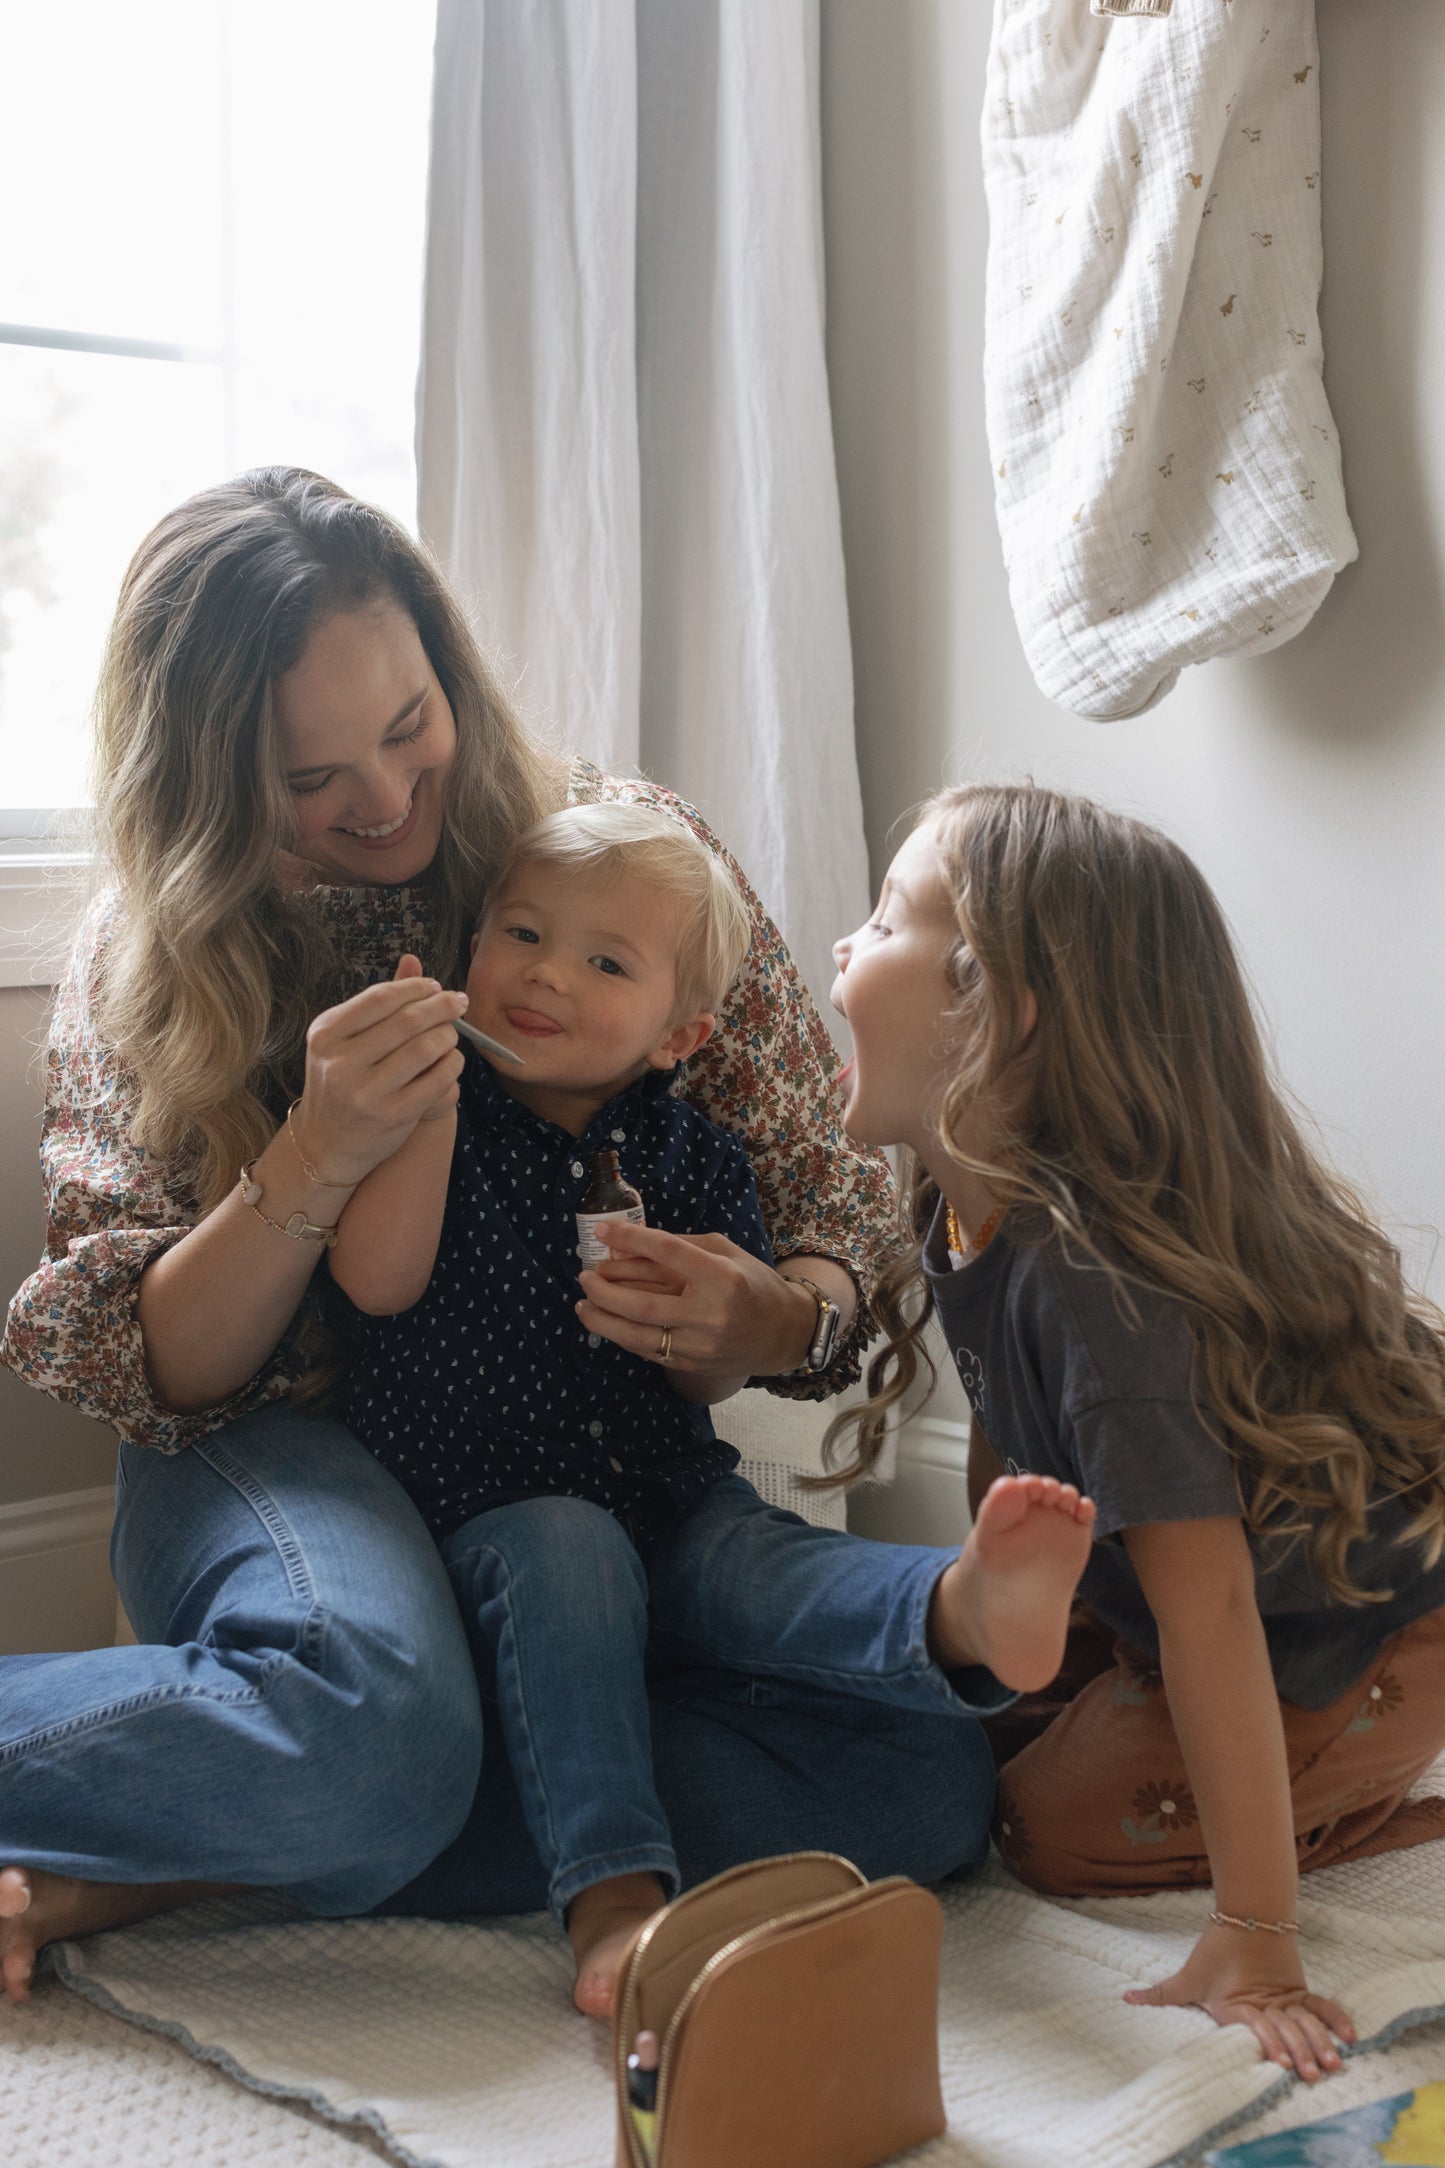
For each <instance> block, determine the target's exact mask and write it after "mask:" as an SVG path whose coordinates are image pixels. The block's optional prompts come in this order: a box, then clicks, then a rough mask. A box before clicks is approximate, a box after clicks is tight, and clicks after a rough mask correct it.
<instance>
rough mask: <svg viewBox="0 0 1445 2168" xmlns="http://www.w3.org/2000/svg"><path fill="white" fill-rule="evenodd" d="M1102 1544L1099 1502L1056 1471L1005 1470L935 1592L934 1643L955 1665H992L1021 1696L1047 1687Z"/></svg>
mask: <svg viewBox="0 0 1445 2168" xmlns="http://www.w3.org/2000/svg"><path fill="white" fill-rule="evenodd" d="M1093 1540H1094V1502H1093V1500H1092V1499H1091V1498H1081V1497H1080V1496H1079V1493H1078V1492H1077V1491H1076V1490H1075V1488H1074V1486H1073V1484H1072V1483H1056V1482H1055V1481H1054V1479H1053V1477H1052V1476H1047V1475H1019V1476H1014V1475H1005V1476H1000V1477H999V1478H998V1480H997V1481H996V1482H995V1483H993V1484H992V1485H991V1486H990V1487H989V1489H988V1491H987V1492H986V1494H985V1496H984V1500H983V1503H982V1505H981V1506H980V1507H979V1509H978V1514H977V1517H976V1519H975V1521H974V1524H973V1527H972V1529H971V1530H970V1531H969V1537H968V1541H967V1542H966V1543H965V1544H964V1546H963V1549H962V1550H961V1551H960V1553H959V1555H958V1557H957V1558H956V1559H955V1560H954V1562H953V1564H952V1565H951V1566H950V1567H949V1568H948V1570H947V1572H946V1573H945V1574H944V1575H943V1576H942V1578H941V1579H940V1580H939V1582H938V1583H937V1585H936V1586H935V1588H934V1591H933V1600H932V1603H931V1604H930V1606H929V1612H928V1646H929V1651H930V1654H931V1655H932V1656H933V1657H934V1659H935V1661H936V1662H938V1663H940V1664H942V1666H943V1668H944V1669H945V1670H946V1671H955V1670H958V1669H960V1668H962V1667H963V1666H964V1665H966V1664H983V1665H985V1666H986V1667H987V1668H988V1669H989V1670H990V1671H991V1672H992V1673H993V1675H994V1677H995V1678H996V1679H997V1680H998V1681H999V1682H1000V1684H1001V1685H1004V1686H1011V1687H1014V1688H1015V1689H1016V1690H1017V1691H1018V1692H1019V1693H1023V1694H1031V1693H1037V1692H1038V1690H1039V1689H1040V1687H1044V1686H1047V1685H1048V1683H1049V1681H1050V1679H1052V1678H1053V1676H1054V1674H1055V1672H1056V1671H1057V1670H1058V1668H1059V1665H1060V1663H1061V1662H1062V1661H1063V1655H1064V1639H1065V1636H1066V1634H1067V1632H1068V1625H1069V1610H1070V1607H1071V1605H1072V1603H1073V1600H1074V1590H1075V1589H1076V1588H1077V1586H1078V1583H1079V1576H1080V1574H1082V1572H1083V1570H1084V1567H1085V1565H1086V1564H1087V1563H1088V1557H1089V1546H1090V1544H1091V1543H1092V1542H1093Z"/></svg>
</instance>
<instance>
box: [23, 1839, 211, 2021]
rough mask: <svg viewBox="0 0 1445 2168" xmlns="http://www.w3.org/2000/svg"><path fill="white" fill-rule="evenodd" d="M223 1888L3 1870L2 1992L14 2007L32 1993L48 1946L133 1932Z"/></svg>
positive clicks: (27, 1869) (32, 1869)
mask: <svg viewBox="0 0 1445 2168" xmlns="http://www.w3.org/2000/svg"><path fill="white" fill-rule="evenodd" d="M230 1886H231V1885H229V1884H226V1883H221V1882H80V1881H77V1880H76V1879H75V1878H74V1877H73V1876H71V1875H65V1874H47V1873H46V1872H45V1870H44V1869H43V1868H40V1867H4V1868H0V1987H3V1988H4V1991H5V1993H6V1994H7V1995H8V1996H9V1998H10V2000H11V2001H12V2002H24V2001H25V2000H26V1999H27V1998H28V1996H29V1993H30V1981H31V1977H32V1975H33V1973H34V1971H35V1960H36V1958H37V1957H38V1956H39V1955H40V1952H41V1951H42V1950H43V1949H44V1947H45V1945H46V1943H47V1942H65V1941H69V1940H70V1939H71V1938H72V1937H73V1936H76V1935H94V1934H98V1933H99V1932H100V1930H101V1929H102V1928H105V1927H129V1926H130V1925H131V1924H132V1923H133V1922H134V1921H136V1920H144V1919H149V1918H150V1916H151V1914H152V1913H155V1912H173V1911H174V1910H175V1908H176V1907H177V1906H178V1905H187V1904H193V1903H194V1902H195V1901H196V1899H197V1898H200V1897H213V1896H219V1895H221V1894H222V1893H223V1892H224V1891H225V1890H227V1889H228V1888H229V1887H230Z"/></svg>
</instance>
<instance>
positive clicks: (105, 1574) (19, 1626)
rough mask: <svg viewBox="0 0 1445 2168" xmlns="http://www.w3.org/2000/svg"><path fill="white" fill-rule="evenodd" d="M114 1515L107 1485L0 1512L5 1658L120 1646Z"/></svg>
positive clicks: (0, 1649)
mask: <svg viewBox="0 0 1445 2168" xmlns="http://www.w3.org/2000/svg"><path fill="white" fill-rule="evenodd" d="M114 1508H115V1495H114V1493H113V1491H112V1490H111V1487H110V1485H109V1484H104V1485H102V1486H100V1487H98V1488H96V1489H95V1490H83V1491H59V1492H56V1493H55V1494H54V1495H53V1496H51V1497H48V1498H24V1499H21V1500H20V1502H19V1503H18V1504H16V1505H8V1506H0V1655H5V1656H23V1655H32V1654H41V1653H44V1652H46V1651H50V1650H59V1649H91V1648H104V1647H108V1646H109V1645H110V1644H111V1643H112V1642H113V1641H114V1639H115V1618H116V1607H115V1585H114V1583H113V1582H112V1580H111V1578H110V1566H109V1563H108V1559H107V1552H108V1549H109V1544H110V1524H111V1518H112V1514H113V1512H114Z"/></svg>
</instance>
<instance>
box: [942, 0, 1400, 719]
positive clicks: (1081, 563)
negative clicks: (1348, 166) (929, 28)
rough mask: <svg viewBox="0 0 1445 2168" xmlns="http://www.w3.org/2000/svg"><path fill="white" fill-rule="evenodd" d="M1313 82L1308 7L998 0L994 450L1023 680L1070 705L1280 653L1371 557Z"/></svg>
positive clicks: (1150, 697) (1100, 704)
mask: <svg viewBox="0 0 1445 2168" xmlns="http://www.w3.org/2000/svg"><path fill="white" fill-rule="evenodd" d="M1161 7H1162V10H1163V11H1162V12H1158V10H1160V9H1161ZM1318 70H1319V59H1318V46H1317V43H1316V37H1315V21H1314V0H1269V4H1268V5H1267V6H1264V5H1260V4H1258V0H1172V5H1171V4H1170V0H1147V5H1146V0H1094V7H1093V9H1092V10H1091V8H1090V7H1089V6H1088V5H1087V4H1086V0H995V19H994V30H993V39H992V46H991V50H990V55H989V66H988V80H987V88H986V94H985V102H984V118H983V145H984V177H985V182H986V186H987V190H988V203H989V219H990V236H989V254H988V286H987V312H986V313H987V325H986V359H985V389H986V401H987V414H988V432H989V443H990V447H991V451H992V457H993V465H994V470H995V476H996V480H995V490H996V496H997V506H998V520H999V528H1000V532H1001V535H1002V539H1003V547H1004V556H1005V559H1006V562H1007V566H1008V575H1009V588H1010V593H1011V596H1012V600H1013V607H1014V613H1015V616H1016V617H1017V620H1018V626H1019V631H1020V634H1021V635H1022V638H1023V644H1024V648H1025V650H1026V653H1027V656H1028V660H1029V665H1030V668H1031V669H1032V671H1033V673H1034V676H1035V678H1036V679H1037V681H1038V683H1039V685H1040V687H1041V688H1042V689H1043V691H1044V692H1046V693H1047V694H1048V695H1049V697H1050V698H1051V699H1053V700H1057V701H1059V702H1060V703H1061V704H1062V705H1063V706H1065V707H1067V708H1071V709H1073V710H1074V711H1075V712H1076V713H1077V714H1080V715H1085V716H1092V717H1096V718H1099V719H1111V718H1114V717H1119V716H1126V715H1135V714H1138V713H1140V712H1141V711H1142V710H1144V709H1145V708H1148V707H1151V706H1152V705H1153V704H1154V703H1155V702H1156V701H1158V700H1160V699H1162V698H1163V697H1164V695H1165V694H1166V693H1167V692H1169V691H1170V689H1171V688H1172V687H1173V685H1174V683H1175V681H1176V679H1177V677H1178V674H1179V671H1180V669H1181V668H1182V667H1183V665H1184V664H1186V663H1191V662H1206V661H1208V660H1209V659H1210V658H1211V657H1214V656H1220V655H1252V654H1257V653H1260V652H1261V651H1262V650H1264V649H1266V648H1270V647H1275V646H1278V645H1279V644H1280V643H1281V642H1282V641H1284V640H1288V639H1290V638H1292V636H1293V635H1294V634H1295V633H1297V632H1299V631H1300V630H1301V629H1302V627H1303V626H1305V625H1306V624H1307V623H1308V622H1309V620H1310V618H1311V617H1312V616H1313V614H1314V612H1315V611H1316V610H1317V609H1318V607H1319V605H1320V603H1321V601H1322V600H1323V599H1324V596H1325V594H1326V592H1327V591H1328V589H1329V586H1330V583H1331V581H1332V580H1333V579H1334V576H1335V574H1336V572H1338V571H1339V570H1340V568H1341V567H1342V566H1344V565H1346V564H1348V563H1350V561H1351V560H1352V559H1353V558H1354V557H1355V556H1356V554H1357V548H1356V543H1355V538H1354V535H1353V533H1352V531H1351V528H1350V521H1349V514H1348V512H1347V510H1346V507H1345V497H1344V484H1343V480H1342V476H1341V471H1340V450H1339V443H1338V440H1337V437H1336V433H1335V426H1334V422H1333V420H1332V418H1331V415H1330V410H1329V407H1328V405H1327V404H1326V401H1325V392H1324V383H1323V378H1322V367H1323V352H1322V348H1321V342H1320V327H1319V315H1318V301H1319V290H1320V276H1321V263H1322V254H1321V243H1320V116H1319V95H1318V82H1319V73H1318Z"/></svg>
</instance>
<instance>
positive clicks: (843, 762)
mask: <svg viewBox="0 0 1445 2168" xmlns="http://www.w3.org/2000/svg"><path fill="white" fill-rule="evenodd" d="M818 64H819V55H818V7H817V0H440V6H439V8H438V17H437V45H436V75H435V92H434V103H433V121H432V153H431V181H430V202H429V218H428V234H427V266H426V303H425V312H424V327H423V340H422V367H421V380H420V388H419V395H418V438H417V442H418V470H419V493H420V503H419V509H420V521H421V527H422V531H423V533H424V534H425V535H426V537H427V538H428V540H429V541H430V542H431V544H432V545H433V547H434V548H435V549H436V550H437V552H438V554H439V555H440V557H441V559H442V562H443V563H444V564H445V565H446V566H447V568H448V570H449V571H450V573H451V575H452V578H453V579H454V580H455V582H456V583H457V585H458V587H459V588H460V589H461V591H462V593H463V595H464V596H465V597H466V598H467V599H468V600H469V601H470V602H471V603H472V605H473V606H474V608H475V609H476V611H477V614H478V620H479V623H480V626H481V629H482V630H483V632H484V633H485V634H486V636H487V637H488V638H489V639H490V640H491V641H492V642H493V644H494V645H495V646H496V647H498V648H499V649H500V650H501V652H502V654H503V656H504V657H505V658H506V659H507V660H508V661H509V662H510V664H511V666H512V667H513V669H514V670H515V671H516V672H517V673H518V675H519V676H520V681H521V689H522V696H523V699H524V702H525V703H526V704H527V706H528V707H529V709H530V711H531V713H532V714H533V716H534V717H535V718H536V719H537V721H538V722H539V723H540V724H541V725H542V726H543V727H545V728H547V729H549V730H551V731H553V732H554V733H555V734H556V735H557V736H559V737H560V738H561V739H562V740H563V742H565V743H567V744H569V745H572V746H575V747H577V748H579V749H580V750H581V751H583V752H585V753H587V754H588V755H590V757H592V758H593V759H595V760H597V761H599V762H601V763H603V764H604V765H608V766H622V767H631V766H640V767H642V768H643V769H645V770H646V771H647V772H648V773H649V774H652V775H654V776H656V777H657V779H658V780H659V781H661V782H664V783H667V784H670V785H671V786H672V787H673V788H674V789H676V790H680V791H681V792H682V793H683V794H684V795H685V796H686V797H689V798H691V799H692V800H693V801H694V802H695V803H696V804H697V805H698V806H699V807H700V809H701V810H702V811H703V812H704V813H705V814H706V816H707V817H708V819H709V820H711V821H712V822H713V823H714V825H715V826H716V827H717V828H718V830H719V832H720V833H721V834H722V835H723V837H724V838H725V840H726V841H727V842H728V843H729V845H730V846H731V847H732V849H733V850H734V851H735V852H736V853H737V855H738V856H739V858H740V859H741V860H742V862H743V864H744V866H745V867H746V868H747V871H748V873H749V874H750V876H751V877H752V879H753V881H754V883H755V884H756V886H757V888H758V889H759V891H760V893H761V894H762V896H763V898H764V900H765V902H766V903H767V904H768V906H769V908H770V909H771V910H772V912H773V913H774V915H775V916H776V918H777V919H778V922H779V924H780V926H781V927H782V930H783V932H784V934H785V936H786V937H787V939H788V941H789V944H790V946H791V947H792V949H793V952H794V954H795V956H796V957H797V959H798V962H799V964H800V966H801V967H802V969H803V971H804V973H805V975H806V976H807V978H808V980H809V982H810V984H811V986H812V988H813V990H814V993H815V994H816V995H819V996H826V993H827V987H828V981H829V977H830V975H831V964H830V962H829V960H828V946H829V943H830V941H831V940H832V938H833V937H834V935H836V934H837V933H838V932H839V931H840V930H841V929H843V928H845V927H850V926H852V925H854V924H856V923H857V920H858V918H859V917H860V915H862V913H863V912H864V910H865V909H866V902H867V862H866V857H865V851H864V842H863V824H862V811H861V804H860V796H859V788H858V774H857V763H856V758H855V753H854V745H853V682H852V662H851V656H850V652H849V646H848V621H847V604H846V597H845V591H844V579H843V554H842V540H841V531H840V525H839V515H838V498H837V484H836V476H835V471H834V463H833V442H832V425H831V419H830V414H829V407H828V384H827V373H826V365H825V358H824V315H823V243H822V206H821V186H820V157H819V112H818V94H819V75H818Z"/></svg>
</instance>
